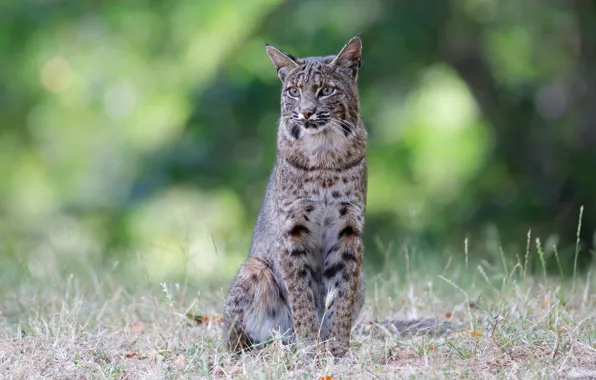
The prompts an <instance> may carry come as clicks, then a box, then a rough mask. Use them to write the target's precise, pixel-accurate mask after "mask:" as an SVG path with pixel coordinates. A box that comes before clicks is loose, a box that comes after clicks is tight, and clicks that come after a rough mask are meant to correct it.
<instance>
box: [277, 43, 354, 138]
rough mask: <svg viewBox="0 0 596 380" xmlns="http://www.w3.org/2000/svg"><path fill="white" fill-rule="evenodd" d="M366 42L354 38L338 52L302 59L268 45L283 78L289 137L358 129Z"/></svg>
mask: <svg viewBox="0 0 596 380" xmlns="http://www.w3.org/2000/svg"><path fill="white" fill-rule="evenodd" d="M361 51H362V42H361V41H360V38H359V37H354V38H352V39H351V40H350V41H349V42H348V43H347V44H346V45H345V46H344V48H343V49H342V50H341V51H340V52H339V54H337V55H331V56H326V57H308V58H302V59H298V58H295V57H293V56H291V55H289V54H286V53H283V52H281V51H280V50H278V49H276V48H274V47H273V46H269V45H267V53H268V54H269V58H271V61H272V62H273V64H274V65H275V67H276V69H277V75H278V76H279V78H280V79H281V81H282V96H281V121H282V123H281V126H282V128H283V127H285V129H286V131H285V132H286V133H287V137H289V138H293V139H300V138H302V137H304V136H308V135H315V134H320V133H325V134H334V133H340V134H343V135H344V136H345V137H348V136H349V135H350V134H353V133H354V132H355V129H356V128H358V120H359V100H358V87H357V79H358V68H359V67H360V62H361Z"/></svg>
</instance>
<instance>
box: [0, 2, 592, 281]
mask: <svg viewBox="0 0 596 380" xmlns="http://www.w3.org/2000/svg"><path fill="white" fill-rule="evenodd" d="M355 34H361V36H362V39H363V42H364V59H363V61H364V63H363V67H362V70H361V74H360V83H361V84H360V88H361V90H360V94H361V95H360V96H361V103H362V117H363V119H364V120H365V122H366V124H367V126H368V128H369V132H370V134H369V135H370V143H369V152H368V162H369V173H370V178H369V189H370V192H369V203H368V213H367V231H366V233H367V259H366V260H367V263H368V264H369V265H371V266H373V267H374V265H375V264H376V263H380V262H381V261H382V258H383V257H384V255H385V254H386V252H384V251H385V250H386V249H385V248H384V247H387V246H388V245H389V244H391V243H393V244H394V245H393V246H394V247H396V248H395V249H394V250H399V245H400V244H402V245H403V244H414V245H415V246H416V247H418V249H420V250H421V251H422V252H426V253H428V254H430V253H432V252H438V253H439V254H442V255H445V256H446V255H451V254H453V253H455V254H459V253H461V252H462V251H463V245H464V244H463V241H464V239H465V238H466V237H469V242H470V248H469V249H470V254H471V255H475V256H477V257H479V258H487V259H492V258H497V257H498V251H499V247H500V246H501V245H503V247H504V249H505V252H506V253H507V254H508V255H511V256H513V257H514V256H515V255H522V254H523V252H524V251H525V246H526V234H527V231H528V230H529V229H530V228H531V229H533V236H534V237H539V238H540V239H542V240H543V242H542V246H543V247H544V248H545V250H546V251H547V252H546V253H547V256H548V257H550V255H551V253H552V247H553V244H555V243H556V244H558V245H559V253H560V254H561V257H562V261H563V265H564V267H565V269H567V270H568V269H569V268H571V265H572V258H573V251H574V244H575V239H576V237H575V231H576V228H577V221H578V214H579V208H580V206H581V205H585V209H584V219H583V228H582V235H581V238H582V247H583V248H582V251H581V257H580V258H581V260H582V261H581V263H584V262H587V261H588V260H589V258H590V256H591V252H590V250H589V249H590V248H591V247H592V243H593V241H592V236H593V235H592V234H593V231H594V227H595V218H594V215H595V214H594V213H595V207H596V202H595V200H596V199H595V197H596V195H595V194H596V176H594V169H593V167H594V164H595V163H596V157H595V155H596V149H595V148H596V125H595V123H596V107H594V105H595V104H596V6H595V5H594V2H592V1H583V0H576V1H562V0H558V1H557V0H550V1H534V0H533V1H514V0H502V1H497V0H451V1H442V0H418V1H405V0H395V1H381V0H367V1H358V0H336V1H333V0H330V1H322V0H300V1H299V0H294V1H283V0H251V1H245V0H225V1H224V0H222V1H211V0H195V1H189V0H170V1H157V0H130V1H126V2H123V1H105V2H93V1H72V0H70V1H69V0H23V1H17V0H5V1H3V2H2V3H0V57H1V59H0V268H3V269H5V273H9V272H10V271H13V270H17V269H18V268H19V267H22V266H25V267H27V269H28V270H29V271H30V272H31V273H32V274H33V275H35V276H40V277H43V276H53V275H55V274H56V273H58V272H59V270H60V268H61V266H63V265H66V264H64V263H65V262H66V263H68V262H69V260H70V261H76V260H85V261H91V262H97V263H98V264H101V263H102V262H105V261H106V260H108V261H111V260H115V259H116V260H127V259H128V258H132V257H137V258H138V257H140V261H141V262H142V263H143V265H144V266H145V269H146V270H147V273H148V274H149V275H150V276H153V277H154V278H162V277H164V276H170V275H177V274H180V273H186V274H188V275H189V276H190V277H192V278H193V279H195V280H198V281H200V280H210V279H215V278H220V277H221V276H230V275H232V273H233V272H234V271H235V270H236V268H237V264H238V262H239V261H240V260H241V259H242V258H243V256H244V255H245V254H246V252H247V249H248V243H249V239H250V232H251V229H252V226H253V224H254V221H255V217H256V214H257V212H258V210H259V207H260V203H261V198H262V195H263V191H264V188H265V184H266V181H267V179H268V175H269V172H270V170H271V166H272V164H273V162H274V159H275V136H276V122H277V118H278V112H279V111H278V110H279V83H278V79H277V77H276V75H275V70H274V68H273V67H272V66H271V63H270V62H269V60H268V58H267V56H266V54H265V49H264V45H265V42H268V43H271V44H273V45H275V46H277V47H279V48H281V49H283V50H284V51H288V52H291V53H292V54H294V55H297V56H308V55H324V54H334V53H335V52H337V51H338V50H339V49H340V48H341V47H342V46H343V44H344V43H345V42H346V41H347V40H348V39H349V38H350V37H352V36H353V35H355ZM505 242H512V244H511V245H510V246H508V245H507V244H505ZM533 244H534V243H533ZM551 261H552V260H551ZM14 273H16V272H14Z"/></svg>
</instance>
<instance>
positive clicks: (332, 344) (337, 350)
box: [325, 340, 350, 358]
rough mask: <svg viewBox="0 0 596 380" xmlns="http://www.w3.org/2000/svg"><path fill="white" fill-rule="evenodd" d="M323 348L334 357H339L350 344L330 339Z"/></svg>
mask: <svg viewBox="0 0 596 380" xmlns="http://www.w3.org/2000/svg"><path fill="white" fill-rule="evenodd" d="M325 350H326V351H327V352H328V353H330V354H331V355H333V356H335V357H336V358H341V357H343V356H344V355H345V354H346V352H348V351H349V350H350V345H349V343H348V342H338V341H336V340H330V341H328V342H327V343H326V344H325Z"/></svg>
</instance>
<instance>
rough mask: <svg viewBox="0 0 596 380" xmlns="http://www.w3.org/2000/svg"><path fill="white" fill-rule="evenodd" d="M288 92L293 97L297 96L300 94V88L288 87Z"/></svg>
mask: <svg viewBox="0 0 596 380" xmlns="http://www.w3.org/2000/svg"><path fill="white" fill-rule="evenodd" d="M288 94H290V96H291V97H293V98H297V97H299V96H300V90H299V89H298V88H297V87H290V88H288Z"/></svg>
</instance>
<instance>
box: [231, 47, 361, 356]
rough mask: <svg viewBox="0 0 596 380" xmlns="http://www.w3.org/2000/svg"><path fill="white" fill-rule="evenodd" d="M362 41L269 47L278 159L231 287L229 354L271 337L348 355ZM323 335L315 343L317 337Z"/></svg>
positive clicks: (357, 252) (355, 305) (354, 294)
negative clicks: (314, 49)
mask: <svg viewBox="0 0 596 380" xmlns="http://www.w3.org/2000/svg"><path fill="white" fill-rule="evenodd" d="M361 51H362V42H361V40H360V38H359V37H354V38H352V39H351V40H350V41H349V42H348V43H347V44H346V45H345V46H344V48H343V49H342V50H341V51H340V52H339V54H337V55H336V56H333V55H331V56H326V57H309V58H302V59H298V58H295V57H293V56H291V55H290V54H286V53H283V52H281V51H280V50H278V49H276V48H274V47H273V46H270V45H267V53H268V55H269V58H270V59H271V61H272V62H273V64H274V65H275V67H276V69H277V75H278V76H279V78H280V79H281V82H282V93H281V118H280V120H279V125H278V127H279V128H278V135H277V159H276V163H275V166H274V168H273V172H272V174H271V177H270V180H269V184H268V186H267V190H266V192H265V198H264V201H263V204H262V207H261V212H260V214H259V216H258V219H257V224H256V227H255V229H254V233H253V238H252V243H251V247H250V253H249V256H248V258H247V259H246V261H245V262H244V263H243V264H242V266H241V268H240V270H239V272H238V274H237V275H236V277H235V279H234V281H233V283H232V286H231V287H230V290H229V293H228V296H227V299H226V310H225V313H224V320H225V323H224V331H225V338H224V339H225V341H226V345H227V348H228V349H229V350H230V351H234V352H235V351H238V350H240V349H246V348H249V347H250V346H252V345H257V344H259V343H263V342H266V341H267V340H269V339H270V338H271V337H272V331H277V332H279V333H281V334H283V335H284V336H286V337H292V336H293V335H294V334H295V335H296V336H297V337H298V339H299V341H300V342H303V343H305V344H306V346H311V347H313V346H314V344H315V343H316V342H317V341H318V340H319V339H321V340H322V341H324V344H325V346H324V347H325V348H326V350H327V351H328V352H330V353H331V354H333V355H335V356H339V357H341V356H343V355H344V354H345V353H346V352H347V350H348V349H349V343H350V331H351V328H352V324H353V322H354V320H355V318H356V317H357V316H358V314H359V312H360V310H361V309H362V305H363V303H364V278H363V274H362V258H363V243H362V237H361V236H362V230H363V227H364V212H365V207H366V190H367V168H366V160H365V153H366V140H367V132H366V129H365V127H364V124H363V122H362V120H360V111H359V108H360V105H359V98H358V87H357V80H358V70H359V68H360V64H361ZM319 332H320V336H319Z"/></svg>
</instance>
